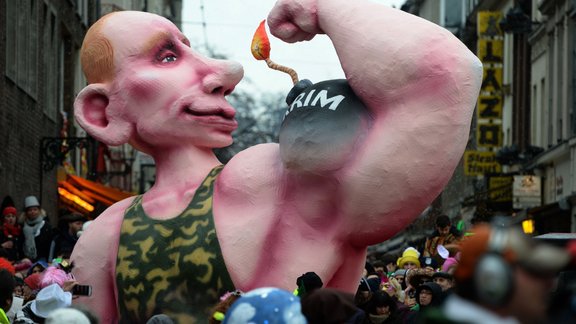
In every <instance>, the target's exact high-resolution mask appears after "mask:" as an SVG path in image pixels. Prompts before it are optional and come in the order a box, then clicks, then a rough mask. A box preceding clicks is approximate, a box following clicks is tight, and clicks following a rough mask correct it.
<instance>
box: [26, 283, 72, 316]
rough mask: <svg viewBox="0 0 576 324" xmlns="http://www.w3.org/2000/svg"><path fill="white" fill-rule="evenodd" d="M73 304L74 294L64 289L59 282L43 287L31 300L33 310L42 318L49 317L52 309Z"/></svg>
mask: <svg viewBox="0 0 576 324" xmlns="http://www.w3.org/2000/svg"><path fill="white" fill-rule="evenodd" d="M70 305H72V294H71V293H70V292H68V291H64V290H62V288H61V287H60V286H58V284H51V285H50V286H48V287H45V288H43V289H42V290H40V291H39V292H38V295H36V299H34V300H33V301H32V302H31V305H30V309H31V310H32V312H33V313H34V314H35V315H36V316H38V317H42V318H46V317H48V315H50V313H51V312H52V311H55V310H57V309H59V308H65V307H68V306H70Z"/></svg>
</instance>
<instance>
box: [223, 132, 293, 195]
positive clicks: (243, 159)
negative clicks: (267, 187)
mask: <svg viewBox="0 0 576 324" xmlns="http://www.w3.org/2000/svg"><path fill="white" fill-rule="evenodd" d="M281 168H282V162H281V161H280V153H279V149H278V144H276V143H268V144H259V145H255V146H252V147H250V148H248V149H246V150H244V151H242V152H240V153H238V154H236V155H235V156H234V157H233V158H232V159H231V160H230V161H229V162H228V163H227V164H226V165H225V166H224V169H223V170H222V172H221V173H220V175H219V177H218V179H217V181H216V186H217V188H218V190H219V191H225V190H227V189H233V188H237V187H247V186H250V187H252V188H256V187H258V186H259V185H264V184H268V183H269V181H273V179H277V178H278V176H279V175H280V174H279V172H280V171H281Z"/></svg>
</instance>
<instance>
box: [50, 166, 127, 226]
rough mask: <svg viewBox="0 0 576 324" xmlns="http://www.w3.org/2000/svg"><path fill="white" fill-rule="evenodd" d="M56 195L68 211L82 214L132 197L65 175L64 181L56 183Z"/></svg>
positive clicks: (104, 186) (98, 184) (101, 185)
mask: <svg viewBox="0 0 576 324" xmlns="http://www.w3.org/2000/svg"><path fill="white" fill-rule="evenodd" d="M58 194H59V197H60V201H61V202H62V203H63V204H64V205H65V206H66V207H67V208H68V209H71V210H72V211H76V212H81V213H82V214H90V213H92V212H93V211H94V210H97V208H96V207H98V206H100V207H109V206H111V205H112V204H114V203H116V202H118V201H120V200H123V199H126V198H128V197H131V196H134V194H133V193H131V192H126V191H122V190H119V189H117V188H112V187H108V186H106V185H103V184H101V183H98V182H94V181H90V180H87V179H84V178H81V177H77V176H73V175H67V176H66V180H65V181H59V182H58ZM98 209H101V208H98ZM94 216H98V215H94Z"/></svg>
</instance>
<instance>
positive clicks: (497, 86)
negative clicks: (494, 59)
mask: <svg viewBox="0 0 576 324" xmlns="http://www.w3.org/2000/svg"><path fill="white" fill-rule="evenodd" d="M480 89H481V92H488V93H497V92H501V91H502V68H501V67H489V66H484V77H483V79H482V87H481V88H480Z"/></svg>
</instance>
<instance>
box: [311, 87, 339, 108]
mask: <svg viewBox="0 0 576 324" xmlns="http://www.w3.org/2000/svg"><path fill="white" fill-rule="evenodd" d="M345 98H346V97H344V96H342V95H337V96H335V97H331V98H328V91H326V90H322V91H320V92H319V93H318V95H317V96H316V98H314V100H313V101H312V106H316V104H317V103H318V101H320V107H324V106H326V105H327V104H329V103H331V104H330V107H328V109H330V110H336V108H338V105H339V104H340V103H341V102H342V100H344V99H345Z"/></svg>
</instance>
